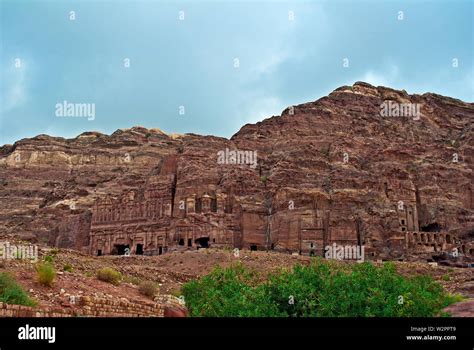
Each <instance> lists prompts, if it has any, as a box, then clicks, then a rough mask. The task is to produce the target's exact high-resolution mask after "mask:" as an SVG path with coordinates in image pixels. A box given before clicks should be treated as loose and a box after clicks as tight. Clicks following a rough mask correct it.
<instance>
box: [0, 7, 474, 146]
mask: <svg viewBox="0 0 474 350" xmlns="http://www.w3.org/2000/svg"><path fill="white" fill-rule="evenodd" d="M0 3H1V7H0V11H1V12H0V19H1V27H0V34H1V43H2V46H1V51H0V82H1V84H0V97H1V100H0V127H1V132H0V145H2V144H5V143H13V142H14V141H16V140H19V139H21V138H24V137H33V136H35V135H38V134H43V133H45V134H50V135H55V136H63V137H75V136H77V135H78V134H80V133H81V132H84V131H91V130H95V131H100V132H104V133H112V132H113V131H115V130H116V129H119V128H130V127H132V126H136V125H141V126H145V127H149V128H152V127H154V128H160V129H162V130H164V131H166V132H176V133H187V132H192V133H197V134H204V135H208V134H212V135H218V136H224V137H230V136H232V135H233V134H234V133H235V132H237V131H238V130H239V129H240V127H241V126H243V125H244V124H246V123H255V122H257V121H260V120H262V119H264V118H266V117H270V116H272V115H279V114H280V113H281V111H282V110H283V109H285V108H286V107H287V106H289V105H294V104H299V103H304V102H308V101H314V100H316V99H318V98H320V97H322V96H324V95H327V94H328V93H329V92H331V91H332V90H334V89H335V88H337V87H339V86H341V85H352V84H353V83H354V82H355V81H358V80H362V81H367V82H369V83H372V84H374V85H385V86H390V87H394V88H399V89H405V90H407V91H408V92H409V93H424V92H436V93H439V94H443V95H448V96H452V97H456V98H459V99H462V100H465V101H469V102H473V101H474V59H473V54H474V6H473V1H459V0H450V1H416V0H408V1H383V0H379V1H312V2H304V1H292V2H289V1H260V2H253V1H232V2H221V1H206V2H204V1H192V2H181V1H173V2H171V1H168V2H163V1H120V0H118V1H117V0H116V1H69V0H68V1H59V0H56V1H28V0H0ZM70 11H74V13H75V20H70V15H71V13H70ZM180 11H183V12H184V20H181V19H180V15H182V14H183V13H180ZM399 11H403V19H402V20H400V19H399V18H400V12H399ZM292 14H293V17H292ZM345 58H347V59H348V60H349V67H344V66H343V60H344V59H345ZM18 59H19V62H20V67H18V65H17V64H16V63H17V62H18ZM125 59H129V60H130V61H129V62H130V66H129V67H125V64H124V63H125ZM454 59H456V60H457V62H458V66H457V67H453V60H454ZM236 60H238V63H239V67H235V64H236V63H237V61H236ZM64 100H66V101H68V102H71V103H90V104H92V103H93V104H95V118H94V120H88V119H87V118H58V117H57V116H56V115H55V106H56V104H57V103H62V102H63V101H64ZM180 106H183V107H184V112H185V113H184V115H181V114H180V113H179V111H180Z"/></svg>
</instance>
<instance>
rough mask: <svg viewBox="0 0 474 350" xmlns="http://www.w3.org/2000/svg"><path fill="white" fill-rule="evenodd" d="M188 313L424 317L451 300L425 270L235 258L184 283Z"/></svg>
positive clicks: (254, 315) (367, 264)
mask: <svg viewBox="0 0 474 350" xmlns="http://www.w3.org/2000/svg"><path fill="white" fill-rule="evenodd" d="M182 292H183V295H184V298H185V301H186V306H187V308H188V310H189V312H190V315H191V316H208V317H374V316H380V317H390V316H392V317H428V316H439V315H442V312H441V310H442V309H443V308H445V307H446V306H448V305H449V304H451V303H453V302H455V301H456V300H457V298H456V297H454V296H451V295H449V294H447V293H445V292H444V290H443V288H442V286H441V285H440V284H439V283H437V282H436V281H434V280H433V279H432V278H431V277H430V276H413V277H404V276H401V275H399V274H398V273H397V272H396V269H395V265H394V264H392V263H385V264H384V265H383V266H382V267H376V266H374V265H373V264H372V263H370V262H364V263H360V264H337V263H336V262H333V261H325V260H322V259H315V260H314V261H313V262H312V263H311V264H310V265H309V266H302V265H296V266H295V267H294V268H293V269H291V270H279V271H277V272H274V273H272V274H270V275H269V276H267V277H264V276H262V275H261V274H259V273H257V272H255V271H251V270H249V269H247V268H245V267H243V266H242V265H241V264H235V265H232V266H231V267H228V268H225V269H224V268H221V267H218V268H216V269H215V270H214V271H212V272H211V273H210V274H208V275H206V276H203V277H201V278H200V279H198V280H194V281H191V282H188V283H187V284H185V285H184V286H183V288H182Z"/></svg>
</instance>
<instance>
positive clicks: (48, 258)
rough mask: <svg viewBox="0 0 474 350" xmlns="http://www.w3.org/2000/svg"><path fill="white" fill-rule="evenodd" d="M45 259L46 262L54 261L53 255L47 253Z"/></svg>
mask: <svg viewBox="0 0 474 350" xmlns="http://www.w3.org/2000/svg"><path fill="white" fill-rule="evenodd" d="M43 261H44V262H46V263H52V262H53V257H52V256H51V255H46V256H45V257H44V258H43Z"/></svg>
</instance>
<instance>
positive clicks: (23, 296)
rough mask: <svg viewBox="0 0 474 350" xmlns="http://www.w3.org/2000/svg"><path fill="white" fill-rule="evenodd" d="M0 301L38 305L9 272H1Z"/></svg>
mask: <svg viewBox="0 0 474 350" xmlns="http://www.w3.org/2000/svg"><path fill="white" fill-rule="evenodd" d="M0 302H2V303H7V304H16V305H25V306H35V305H36V302H35V301H34V300H33V299H31V298H30V297H29V296H28V294H27V293H26V292H25V291H24V290H23V288H22V287H21V286H20V285H19V284H18V283H17V282H16V281H15V279H14V278H13V277H12V275H10V274H9V273H7V272H2V273H0Z"/></svg>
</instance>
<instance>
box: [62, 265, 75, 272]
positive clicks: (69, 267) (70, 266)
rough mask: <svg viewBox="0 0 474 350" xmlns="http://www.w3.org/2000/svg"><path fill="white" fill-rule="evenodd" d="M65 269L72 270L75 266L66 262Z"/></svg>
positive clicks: (66, 270)
mask: <svg viewBox="0 0 474 350" xmlns="http://www.w3.org/2000/svg"><path fill="white" fill-rule="evenodd" d="M63 270H64V271H65V272H72V271H73V270H74V267H73V266H72V265H71V264H65V265H64V267H63Z"/></svg>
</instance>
